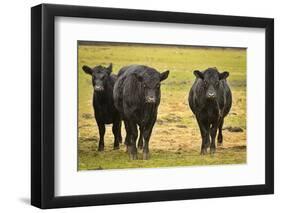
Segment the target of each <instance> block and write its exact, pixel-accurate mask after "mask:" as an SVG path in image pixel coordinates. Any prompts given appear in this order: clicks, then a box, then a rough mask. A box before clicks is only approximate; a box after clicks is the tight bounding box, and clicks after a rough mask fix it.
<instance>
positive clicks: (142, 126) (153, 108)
mask: <svg viewBox="0 0 281 213" xmlns="http://www.w3.org/2000/svg"><path fill="white" fill-rule="evenodd" d="M168 75H169V71H166V72H163V73H159V72H158V71H157V70H155V69H153V68H151V67H148V66H143V65H130V66H127V67H123V68H122V69H121V70H120V71H119V73H118V79H117V81H116V83H115V85H114V90H113V97H114V104H115V106H116V108H117V109H118V111H119V112H120V114H121V116H122V119H123V120H124V123H125V128H126V132H127V135H126V139H125V144H126V145H127V147H128V152H129V154H130V158H131V159H137V148H136V140H137V137H138V129H137V126H139V132H140V136H139V141H138V147H139V148H140V149H142V148H143V159H148V154H149V148H148V145H149V139H150V136H151V132H152V129H153V126H154V124H155V121H156V118H157V109H158V106H159V104H160V99H161V92H160V82H161V81H162V80H165V79H166V78H167V77H168Z"/></svg>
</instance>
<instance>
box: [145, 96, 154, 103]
mask: <svg viewBox="0 0 281 213" xmlns="http://www.w3.org/2000/svg"><path fill="white" fill-rule="evenodd" d="M146 102H147V103H155V98H154V97H147V98H146Z"/></svg>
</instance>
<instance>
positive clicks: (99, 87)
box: [95, 86, 103, 91]
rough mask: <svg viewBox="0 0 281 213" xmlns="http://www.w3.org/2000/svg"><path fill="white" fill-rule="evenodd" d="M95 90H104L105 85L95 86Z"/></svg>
mask: <svg viewBox="0 0 281 213" xmlns="http://www.w3.org/2000/svg"><path fill="white" fill-rule="evenodd" d="M95 91H103V87H102V86H95Z"/></svg>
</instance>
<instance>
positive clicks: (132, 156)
mask: <svg viewBox="0 0 281 213" xmlns="http://www.w3.org/2000/svg"><path fill="white" fill-rule="evenodd" d="M137 159H138V155H137V154H130V160H137Z"/></svg>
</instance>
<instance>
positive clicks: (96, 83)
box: [82, 64, 122, 151]
mask: <svg viewBox="0 0 281 213" xmlns="http://www.w3.org/2000/svg"><path fill="white" fill-rule="evenodd" d="M82 68H83V70H84V71H85V73H87V74H89V75H91V76H92V84H93V87H94V94H93V108H94V111H95V119H96V122H97V125H98V128H99V135H100V139H99V146H98V150H99V151H103V150H104V134H105V124H113V126H112V132H113V134H114V149H119V143H121V142H122V136H121V118H120V114H119V112H118V111H117V110H116V108H115V106H114V102H113V87H114V83H115V81H116V79H117V76H116V75H113V74H111V72H112V65H111V64H110V65H109V67H103V66H96V67H94V68H90V67H88V66H86V65H85V66H83V67H82Z"/></svg>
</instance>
